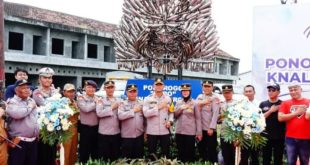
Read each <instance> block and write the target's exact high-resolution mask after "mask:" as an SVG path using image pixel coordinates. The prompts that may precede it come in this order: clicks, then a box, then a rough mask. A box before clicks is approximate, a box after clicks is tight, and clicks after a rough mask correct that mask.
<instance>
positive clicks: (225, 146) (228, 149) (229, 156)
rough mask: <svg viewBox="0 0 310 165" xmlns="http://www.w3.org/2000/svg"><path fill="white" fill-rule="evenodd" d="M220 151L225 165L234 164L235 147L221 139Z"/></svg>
mask: <svg viewBox="0 0 310 165" xmlns="http://www.w3.org/2000/svg"><path fill="white" fill-rule="evenodd" d="M221 150H222V155H223V158H224V163H225V165H234V164H235V147H234V145H233V144H232V143H227V142H225V141H224V140H223V139H222V138H221Z"/></svg>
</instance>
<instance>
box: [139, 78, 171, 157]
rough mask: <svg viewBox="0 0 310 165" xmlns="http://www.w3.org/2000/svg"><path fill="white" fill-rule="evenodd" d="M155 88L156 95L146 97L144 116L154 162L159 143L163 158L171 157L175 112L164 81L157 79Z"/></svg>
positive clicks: (149, 147)
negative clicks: (171, 109)
mask: <svg viewBox="0 0 310 165" xmlns="http://www.w3.org/2000/svg"><path fill="white" fill-rule="evenodd" d="M153 88H154V93H152V94H151V95H149V96H148V97H146V98H145V99H144V102H143V114H144V116H145V118H146V123H147V124H146V134H147V145H148V150H149V154H150V155H149V156H150V158H151V159H152V160H154V159H155V157H154V156H156V151H157V144H158V142H159V143H160V147H161V151H162V156H166V157H168V156H169V155H168V153H169V145H170V127H171V125H172V122H173V112H170V111H169V106H170V105H171V102H172V99H171V98H170V97H169V96H168V95H166V94H164V92H163V91H164V82H163V80H162V79H161V78H157V79H155V82H154V86H153Z"/></svg>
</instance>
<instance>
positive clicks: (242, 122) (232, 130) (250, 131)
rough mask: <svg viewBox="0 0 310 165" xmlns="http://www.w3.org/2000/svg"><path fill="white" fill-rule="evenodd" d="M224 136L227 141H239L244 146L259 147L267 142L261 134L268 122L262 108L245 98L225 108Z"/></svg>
mask: <svg viewBox="0 0 310 165" xmlns="http://www.w3.org/2000/svg"><path fill="white" fill-rule="evenodd" d="M223 113H224V128H223V132H222V133H223V134H222V137H223V139H224V140H225V141H226V142H239V143H240V146H241V147H244V148H248V147H251V148H258V147H260V146H261V145H264V144H265V143H266V138H265V137H263V136H262V135H261V133H262V132H263V131H264V130H265V127H266V122H265V117H264V114H263V113H262V111H261V109H260V108H258V107H256V106H255V105H254V104H253V103H251V102H250V101H249V100H248V99H247V98H243V99H241V100H239V101H237V102H235V103H233V104H232V105H230V106H228V107H227V109H226V110H224V112H223Z"/></svg>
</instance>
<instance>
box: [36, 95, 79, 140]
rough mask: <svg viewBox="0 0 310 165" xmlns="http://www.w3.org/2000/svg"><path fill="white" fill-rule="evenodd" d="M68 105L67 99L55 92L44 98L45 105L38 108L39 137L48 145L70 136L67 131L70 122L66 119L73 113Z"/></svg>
mask: <svg viewBox="0 0 310 165" xmlns="http://www.w3.org/2000/svg"><path fill="white" fill-rule="evenodd" d="M73 113H74V112H73V110H72V109H71V108H70V107H69V99H68V98H66V97H61V95H60V94H55V95H53V96H52V97H50V98H47V99H46V100H45V106H40V107H39V108H38V116H39V117H38V120H37V121H38V123H39V126H40V137H41V139H42V141H43V142H44V143H46V144H49V145H54V144H55V143H62V142H64V141H66V140H67V139H69V138H70V137H71V132H70V131H69V128H70V126H71V125H72V124H71V122H70V121H69V120H68V118H69V117H70V116H72V115H73Z"/></svg>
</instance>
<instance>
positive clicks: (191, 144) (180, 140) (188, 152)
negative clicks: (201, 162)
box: [175, 134, 196, 162]
mask: <svg viewBox="0 0 310 165" xmlns="http://www.w3.org/2000/svg"><path fill="white" fill-rule="evenodd" d="M195 137H196V136H195V135H182V134H175V141H176V143H177V149H178V159H179V160H181V161H182V162H193V161H194V160H195Z"/></svg>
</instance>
